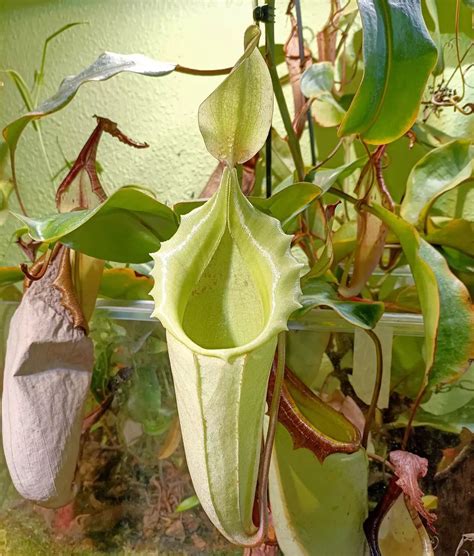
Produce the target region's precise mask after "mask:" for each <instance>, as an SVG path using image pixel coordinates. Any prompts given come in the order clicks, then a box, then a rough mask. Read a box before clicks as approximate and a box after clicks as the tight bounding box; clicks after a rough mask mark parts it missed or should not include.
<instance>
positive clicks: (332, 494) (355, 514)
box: [270, 425, 368, 556]
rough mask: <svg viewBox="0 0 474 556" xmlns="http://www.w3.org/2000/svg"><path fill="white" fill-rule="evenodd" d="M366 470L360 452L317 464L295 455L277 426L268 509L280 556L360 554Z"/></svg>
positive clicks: (297, 452) (300, 453)
mask: <svg viewBox="0 0 474 556" xmlns="http://www.w3.org/2000/svg"><path fill="white" fill-rule="evenodd" d="M367 469H368V465H367V458H366V455H365V452H364V450H358V451H357V452H356V453H354V454H332V455H330V456H328V457H327V458H326V459H325V460H324V462H323V463H319V461H318V460H317V459H316V458H315V456H314V454H312V453H311V452H310V451H309V450H306V449H299V450H294V449H293V446H292V440H291V436H290V434H289V433H288V432H287V431H286V430H285V429H284V428H283V426H282V425H278V428H277V433H276V438H275V448H274V451H273V458H272V463H271V470H270V504H271V508H272V519H273V524H274V527H275V531H276V536H277V540H278V544H279V546H280V547H281V549H282V551H283V552H284V554H288V555H291V556H311V555H313V554H321V555H327V556H329V555H331V556H332V555H336V554H341V555H342V554H354V555H356V554H363V553H364V545H365V538H364V533H363V530H362V523H363V521H364V519H365V517H366V513H367V475H368V472H367ZM348 550H350V552H348Z"/></svg>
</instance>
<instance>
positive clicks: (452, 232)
mask: <svg viewBox="0 0 474 556" xmlns="http://www.w3.org/2000/svg"><path fill="white" fill-rule="evenodd" d="M426 241H429V242H430V243H434V244H435V245H443V246H445V247H453V248H454V249H458V250H459V251H462V252H463V253H466V255H469V256H471V257H474V222H469V221H468V220H464V219H462V218H461V219H456V220H450V221H449V222H448V223H447V224H445V225H444V226H442V227H441V228H437V229H435V230H433V231H432V232H430V233H429V234H428V235H427V236H426Z"/></svg>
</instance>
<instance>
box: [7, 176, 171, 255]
mask: <svg viewBox="0 0 474 556" xmlns="http://www.w3.org/2000/svg"><path fill="white" fill-rule="evenodd" d="M15 216H16V217H17V218H18V219H19V220H21V221H22V222H23V223H24V224H26V225H27V226H28V231H29V234H30V235H31V237H32V238H33V239H35V240H39V241H44V242H46V243H54V242H56V241H61V243H63V244H64V245H67V246H68V247H70V248H71V249H75V250H76V251H80V252H81V253H85V254H86V255H89V256H91V257H96V258H97V259H104V260H109V261H116V262H122V263H141V262H145V261H147V260H150V258H151V257H150V253H153V252H155V251H156V250H157V249H159V247H160V243H161V241H164V240H166V239H169V238H170V237H171V236H172V235H173V234H174V233H175V232H176V229H177V227H178V223H177V219H176V216H175V214H174V213H173V211H172V210H171V209H170V208H168V207H167V206H166V205H163V204H162V203H160V202H158V201H157V200H155V199H154V198H153V197H152V196H151V195H149V194H148V193H146V192H144V191H143V190H142V189H139V188H137V187H134V186H126V187H121V188H120V189H118V190H117V191H115V192H114V193H113V194H112V195H111V196H110V197H109V198H108V199H107V200H106V201H104V202H103V203H102V204H101V205H99V206H98V207H96V208H94V209H91V210H81V211H74V212H68V213H62V214H54V215H52V216H48V217H45V218H42V219H33V218H28V217H26V216H23V215H19V214H16V215H15Z"/></svg>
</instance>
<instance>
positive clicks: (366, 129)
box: [339, 0, 437, 145]
mask: <svg viewBox="0 0 474 556" xmlns="http://www.w3.org/2000/svg"><path fill="white" fill-rule="evenodd" d="M359 12H360V16H361V18H362V27H363V45H364V46H363V54H364V64H365V69H364V76H363V79H362V82H361V84H360V86H359V89H358V91H357V93H356V95H355V97H354V100H353V101H352V104H351V106H350V108H349V110H348V112H347V115H346V117H345V118H344V121H343V122H342V124H341V126H340V128H339V135H340V136H344V135H350V134H354V133H357V134H359V135H361V137H362V138H363V139H364V141H366V142H367V143H371V144H376V145H378V144H385V143H390V142H392V141H395V140H396V139H398V138H399V137H401V136H402V135H404V134H405V133H406V132H407V131H408V130H409V129H410V127H411V126H412V125H413V123H414V122H415V120H416V117H417V115H418V107H419V104H420V101H421V98H422V95H423V91H424V88H425V85H426V82H427V79H428V77H429V74H430V73H431V70H432V69H433V66H434V65H435V63H436V60H437V51H436V47H435V45H434V43H433V41H432V40H431V37H430V35H429V33H428V30H427V29H426V26H425V22H424V21H423V16H422V13H421V5H420V1H419V0H405V1H404V2H400V1H399V0H359ZM400 76H403V79H401V78H400Z"/></svg>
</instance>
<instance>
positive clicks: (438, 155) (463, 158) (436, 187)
mask: <svg viewBox="0 0 474 556" xmlns="http://www.w3.org/2000/svg"><path fill="white" fill-rule="evenodd" d="M470 149H471V148H470V141H467V140H458V141H452V142H451V143H447V144H446V145H442V146H441V147H438V148H437V149H433V150H432V151H430V152H429V153H428V154H426V155H425V156H424V157H423V158H422V159H421V160H419V161H418V162H417V164H415V166H414V167H413V169H412V171H411V172H410V175H409V176H408V182H407V189H406V195H405V198H404V199H403V203H402V206H401V209H400V215H401V216H402V217H403V218H404V219H405V220H407V221H408V222H411V223H412V224H423V222H424V221H425V218H426V215H427V213H428V212H429V210H430V208H431V206H432V205H433V203H434V202H435V201H436V199H437V198H438V197H439V196H440V195H442V194H443V193H445V192H446V191H449V190H450V189H453V188H454V187H456V186H458V185H459V184H461V183H462V182H463V181H465V180H467V179H468V178H469V177H470V176H471V174H472V154H471V153H470Z"/></svg>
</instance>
